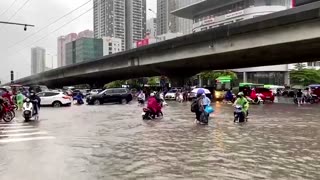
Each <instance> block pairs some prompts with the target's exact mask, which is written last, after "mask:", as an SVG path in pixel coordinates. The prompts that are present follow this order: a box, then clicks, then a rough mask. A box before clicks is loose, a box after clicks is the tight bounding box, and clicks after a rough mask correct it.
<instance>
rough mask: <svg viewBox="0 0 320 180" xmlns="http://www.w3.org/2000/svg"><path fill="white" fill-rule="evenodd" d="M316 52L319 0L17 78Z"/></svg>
mask: <svg viewBox="0 0 320 180" xmlns="http://www.w3.org/2000/svg"><path fill="white" fill-rule="evenodd" d="M319 57H320V2H316V3H313V4H308V5H305V6H301V7H298V8H295V9H290V10H286V11H282V12H278V13H274V14H270V15H267V16H261V17H257V18H255V19H251V20H246V21H242V22H238V23H234V24H230V25H225V26H222V27H219V28H215V29H210V30H207V31H204V32H199V33H195V34H190V35H187V36H182V37H179V38H175V39H172V40H168V41H164V42H160V43H157V44H152V45H149V46H146V47H141V48H137V49H132V50H129V51H125V52H121V53H117V54H113V55H109V56H105V57H102V58H100V59H97V60H94V61H90V62H84V63H80V64H75V65H71V66H66V67H62V68H58V69H55V70H51V71H47V72H44V73H41V74H38V75H34V76H29V77H26V78H22V79H18V80H16V81H15V83H19V84H25V85H30V84H45V85H48V86H62V85H73V84H82V83H87V84H104V83H107V82H110V81H113V80H119V79H130V78H137V77H143V76H155V75H166V76H169V77H171V78H182V77H188V76H191V75H194V74H196V73H198V72H200V71H203V70H216V69H232V68H243V67H254V66H263V65H277V64H286V63H296V62H305V61H312V60H315V59H317V58H319Z"/></svg>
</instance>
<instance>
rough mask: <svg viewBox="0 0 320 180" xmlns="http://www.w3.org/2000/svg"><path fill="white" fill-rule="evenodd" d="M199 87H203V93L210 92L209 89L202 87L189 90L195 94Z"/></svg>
mask: <svg viewBox="0 0 320 180" xmlns="http://www.w3.org/2000/svg"><path fill="white" fill-rule="evenodd" d="M199 89H203V90H204V93H205V94H211V92H210V91H209V89H204V88H196V89H194V90H192V91H191V92H192V93H195V94H197V92H198V90H199Z"/></svg>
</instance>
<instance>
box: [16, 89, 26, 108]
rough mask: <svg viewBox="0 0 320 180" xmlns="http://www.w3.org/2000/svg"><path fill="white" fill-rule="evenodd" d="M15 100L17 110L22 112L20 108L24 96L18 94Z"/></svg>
mask: <svg viewBox="0 0 320 180" xmlns="http://www.w3.org/2000/svg"><path fill="white" fill-rule="evenodd" d="M16 98H17V106H18V110H19V111H21V110H22V106H23V99H24V96H23V94H22V93H21V91H19V92H18V94H17V97H16Z"/></svg>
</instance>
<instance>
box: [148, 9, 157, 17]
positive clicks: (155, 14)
mask: <svg viewBox="0 0 320 180" xmlns="http://www.w3.org/2000/svg"><path fill="white" fill-rule="evenodd" d="M149 11H150V12H152V13H153V14H154V15H155V16H156V17H157V13H156V12H155V11H154V10H152V9H151V8H149Z"/></svg>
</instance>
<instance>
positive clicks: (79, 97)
mask: <svg viewBox="0 0 320 180" xmlns="http://www.w3.org/2000/svg"><path fill="white" fill-rule="evenodd" d="M82 98H83V94H82V93H81V92H80V91H79V92H78V94H77V95H76V97H75V99H76V100H77V103H78V104H79V105H82V104H84V103H83V100H82Z"/></svg>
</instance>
